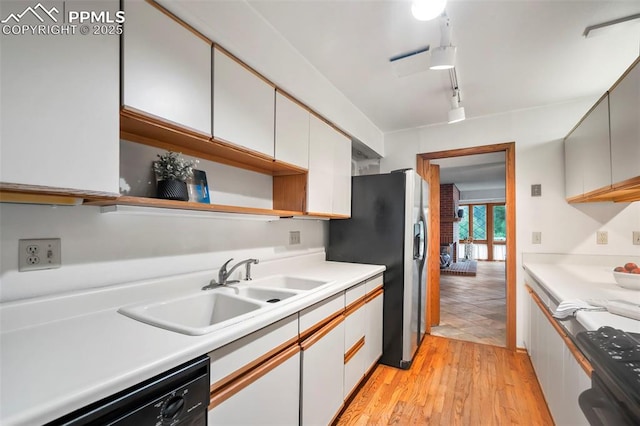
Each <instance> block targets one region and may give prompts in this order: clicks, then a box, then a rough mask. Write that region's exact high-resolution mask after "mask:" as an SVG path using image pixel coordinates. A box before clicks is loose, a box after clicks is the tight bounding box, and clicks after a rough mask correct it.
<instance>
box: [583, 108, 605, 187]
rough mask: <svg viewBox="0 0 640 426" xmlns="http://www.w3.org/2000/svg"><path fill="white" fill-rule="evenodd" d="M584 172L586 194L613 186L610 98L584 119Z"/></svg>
mask: <svg viewBox="0 0 640 426" xmlns="http://www.w3.org/2000/svg"><path fill="white" fill-rule="evenodd" d="M580 126H581V127H582V132H584V135H585V139H584V146H583V147H582V151H583V170H582V180H583V182H584V193H585V194H586V193H588V192H591V191H595V190H596V189H602V188H607V187H609V186H611V152H610V141H609V97H608V96H605V97H604V98H603V99H602V100H601V101H600V103H599V104H598V105H597V106H596V107H595V108H594V109H593V111H591V113H590V114H589V115H588V116H587V117H586V118H585V119H584V121H583V122H582V124H581V125H580Z"/></svg>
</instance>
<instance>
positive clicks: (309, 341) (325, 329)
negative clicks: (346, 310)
mask: <svg viewBox="0 0 640 426" xmlns="http://www.w3.org/2000/svg"><path fill="white" fill-rule="evenodd" d="M342 321H344V314H340V315H338V316H337V317H335V318H334V319H333V320H331V321H330V322H329V323H327V325H325V326H324V327H322V328H321V329H320V330H318V331H316V332H315V333H313V334H312V335H311V336H310V337H309V338H307V339H306V340H303V341H302V342H301V343H300V347H301V348H302V350H303V351H306V350H307V349H309V348H310V347H311V346H313V345H314V344H315V343H317V342H318V341H319V340H321V339H322V338H323V337H324V336H326V335H327V334H329V332H330V331H331V330H333V329H334V328H336V327H337V326H339V325H340V323H341V322H342Z"/></svg>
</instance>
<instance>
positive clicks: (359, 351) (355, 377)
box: [344, 336, 367, 399]
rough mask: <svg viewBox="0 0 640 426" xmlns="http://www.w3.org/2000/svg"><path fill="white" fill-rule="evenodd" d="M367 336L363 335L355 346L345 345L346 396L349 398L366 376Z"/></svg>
mask: <svg viewBox="0 0 640 426" xmlns="http://www.w3.org/2000/svg"><path fill="white" fill-rule="evenodd" d="M365 343H366V342H365V337H364V336H363V337H362V338H361V339H360V340H358V341H357V342H356V343H355V344H354V345H353V346H351V347H345V349H346V353H345V358H344V359H345V361H344V398H345V399H347V398H348V397H349V395H350V394H351V392H353V389H354V388H355V387H356V385H357V384H358V383H360V380H362V378H363V377H364V372H365V362H366V358H367V351H366V347H365V346H366V344H365Z"/></svg>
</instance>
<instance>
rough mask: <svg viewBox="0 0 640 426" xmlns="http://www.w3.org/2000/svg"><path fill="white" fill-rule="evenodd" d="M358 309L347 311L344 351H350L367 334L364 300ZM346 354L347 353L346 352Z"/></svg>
mask: <svg viewBox="0 0 640 426" xmlns="http://www.w3.org/2000/svg"><path fill="white" fill-rule="evenodd" d="M360 300H362V301H363V303H362V304H360V305H359V306H358V308H357V309H353V310H347V311H345V320H344V349H345V351H348V350H349V348H351V347H353V345H355V344H356V342H357V341H358V340H360V339H362V338H363V337H364V335H365V333H366V318H367V315H366V309H365V304H364V299H360ZM345 353H346V352H345Z"/></svg>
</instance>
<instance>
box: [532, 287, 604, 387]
mask: <svg viewBox="0 0 640 426" xmlns="http://www.w3.org/2000/svg"><path fill="white" fill-rule="evenodd" d="M525 288H526V289H527V291H528V292H529V294H530V295H531V298H532V299H533V301H534V302H536V305H538V308H540V310H541V311H542V313H543V314H544V316H545V317H546V318H547V320H548V321H549V322H550V323H551V326H552V327H553V328H554V330H555V331H556V332H557V333H558V334H559V335H560V337H561V338H562V340H563V342H564V344H565V345H567V348H568V349H569V352H571V355H573V357H574V358H575V359H576V361H577V362H578V364H580V367H582V369H583V370H584V372H585V373H587V375H588V376H589V377H591V373H593V367H592V366H591V363H590V362H589V360H588V359H587V358H585V356H584V355H582V352H580V349H578V348H577V347H576V345H575V343H573V341H572V340H571V338H570V337H569V336H568V335H567V333H566V332H565V331H564V329H563V328H562V327H560V325H559V324H558V322H557V321H556V320H555V319H554V318H553V316H551V314H550V313H549V310H548V309H547V307H546V306H545V304H544V303H542V300H540V296H538V295H537V294H536V292H535V291H534V290H533V289H532V288H531V287H529V285H528V284H525Z"/></svg>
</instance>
